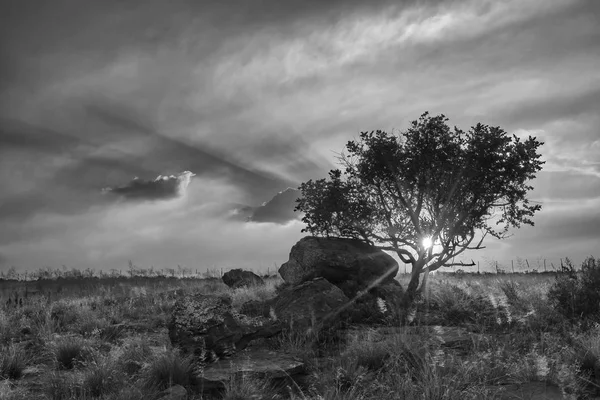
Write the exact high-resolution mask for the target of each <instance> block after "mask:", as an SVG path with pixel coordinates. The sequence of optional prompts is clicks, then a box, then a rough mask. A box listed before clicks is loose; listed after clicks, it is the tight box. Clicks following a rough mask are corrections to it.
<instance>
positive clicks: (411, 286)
mask: <svg viewBox="0 0 600 400" xmlns="http://www.w3.org/2000/svg"><path fill="white" fill-rule="evenodd" d="M423 266H424V263H423V261H422V260H417V262H416V263H415V264H414V265H413V268H412V272H411V276H410V282H409V283H408V286H407V288H406V292H404V298H403V301H402V303H403V307H404V309H405V310H408V309H410V308H411V307H412V305H413V303H414V301H415V299H416V298H417V296H418V294H419V290H417V289H418V288H419V276H420V275H421V272H422V270H423Z"/></svg>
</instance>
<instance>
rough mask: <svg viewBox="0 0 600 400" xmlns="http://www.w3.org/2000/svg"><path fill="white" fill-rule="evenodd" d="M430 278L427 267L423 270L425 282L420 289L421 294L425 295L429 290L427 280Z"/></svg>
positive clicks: (422, 282)
mask: <svg viewBox="0 0 600 400" xmlns="http://www.w3.org/2000/svg"><path fill="white" fill-rule="evenodd" d="M428 278H429V267H425V269H424V270H423V281H421V287H420V288H419V294H421V295H422V294H423V293H425V290H426V289H427V279H428Z"/></svg>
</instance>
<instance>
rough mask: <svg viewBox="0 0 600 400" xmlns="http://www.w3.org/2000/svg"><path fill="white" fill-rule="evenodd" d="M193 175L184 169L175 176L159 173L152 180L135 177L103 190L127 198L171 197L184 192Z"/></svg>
mask: <svg viewBox="0 0 600 400" xmlns="http://www.w3.org/2000/svg"><path fill="white" fill-rule="evenodd" d="M194 175H195V174H193V173H192V172H190V171H185V172H182V173H180V174H178V175H177V176H175V175H170V176H163V175H159V176H158V177H156V179H154V180H142V179H139V178H135V179H133V180H132V181H131V182H129V183H128V184H127V185H125V186H118V187H114V188H106V189H104V191H106V192H109V193H114V194H116V195H119V196H122V197H124V198H126V199H129V200H164V199H171V198H175V197H178V196H182V195H183V194H185V190H186V189H187V186H188V185H189V183H190V180H191V179H192V177H193V176H194Z"/></svg>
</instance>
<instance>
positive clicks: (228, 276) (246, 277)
mask: <svg viewBox="0 0 600 400" xmlns="http://www.w3.org/2000/svg"><path fill="white" fill-rule="evenodd" d="M222 279H223V282H224V283H225V284H226V285H227V286H229V287H230V288H234V289H237V288H240V287H244V286H258V285H264V284H265V282H264V281H263V280H262V278H261V277H260V276H258V275H256V274H255V273H254V272H252V271H244V270H243V269H232V270H231V271H227V272H225V273H224V274H223V277H222Z"/></svg>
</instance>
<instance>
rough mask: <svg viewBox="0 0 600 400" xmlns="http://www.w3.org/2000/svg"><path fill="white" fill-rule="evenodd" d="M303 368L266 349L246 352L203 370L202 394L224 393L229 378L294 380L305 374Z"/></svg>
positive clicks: (295, 359) (297, 363) (289, 359)
mask: <svg viewBox="0 0 600 400" xmlns="http://www.w3.org/2000/svg"><path fill="white" fill-rule="evenodd" d="M305 372H306V371H305V367H304V364H303V363H302V362H301V361H300V360H298V359H297V358H295V357H292V356H290V355H287V354H282V353H278V352H274V351H269V350H266V349H248V350H245V351H244V352H242V353H240V354H238V355H237V356H236V357H235V358H232V359H229V360H220V361H217V362H215V363H213V364H210V365H209V366H207V367H206V368H205V369H204V371H203V372H202V374H200V376H199V377H200V380H201V384H202V387H203V389H204V390H205V391H210V390H225V388H226V387H227V384H228V383H229V382H231V380H232V378H233V379H235V378H244V377H248V376H250V377H254V378H259V379H264V380H269V381H271V383H274V382H273V381H281V380H287V379H295V378H297V377H298V376H299V375H303V374H304V373H305Z"/></svg>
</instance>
